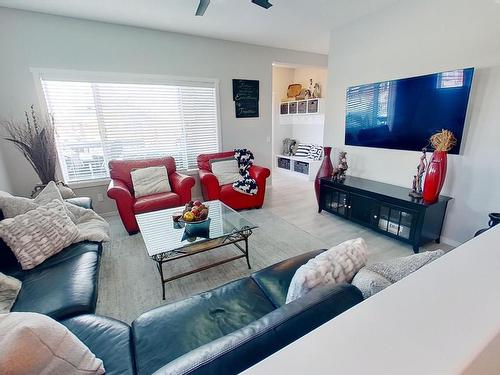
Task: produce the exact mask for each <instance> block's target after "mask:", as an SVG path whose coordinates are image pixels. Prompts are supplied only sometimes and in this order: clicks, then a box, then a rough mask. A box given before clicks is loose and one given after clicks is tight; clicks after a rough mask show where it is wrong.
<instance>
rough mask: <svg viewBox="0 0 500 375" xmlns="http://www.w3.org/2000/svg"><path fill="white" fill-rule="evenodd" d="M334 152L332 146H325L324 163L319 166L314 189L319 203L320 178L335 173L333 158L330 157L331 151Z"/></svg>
mask: <svg viewBox="0 0 500 375" xmlns="http://www.w3.org/2000/svg"><path fill="white" fill-rule="evenodd" d="M331 152H332V148H331V147H323V163H321V167H319V170H318V173H317V174H316V180H315V181H314V190H315V191H316V200H317V201H318V204H319V186H320V178H321V177H326V176H331V175H332V173H333V165H332V160H331V159H330V153H331Z"/></svg>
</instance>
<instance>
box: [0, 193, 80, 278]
mask: <svg viewBox="0 0 500 375" xmlns="http://www.w3.org/2000/svg"><path fill="white" fill-rule="evenodd" d="M0 237H2V238H3V240H4V241H5V243H6V244H7V246H9V247H10V249H11V250H12V252H13V253H14V255H15V256H16V258H17V260H18V261H19V263H20V264H21V267H22V269H23V270H29V269H32V268H33V267H36V266H37V265H39V264H40V263H42V262H43V261H44V260H45V259H47V258H49V257H51V256H52V255H54V254H57V253H58V252H60V251H61V250H62V249H64V248H65V247H66V246H69V245H71V244H72V243H73V241H74V240H75V239H76V238H77V237H78V228H77V227H76V225H75V224H74V223H73V222H72V221H71V219H70V218H69V216H68V215H67V213H66V208H65V207H64V203H63V202H60V201H58V200H56V199H54V200H53V201H52V202H50V203H49V204H46V205H43V206H39V207H37V208H36V209H34V210H31V211H28V212H26V213H25V214H22V215H17V216H16V217H14V218H11V219H4V220H2V221H1V222H0Z"/></svg>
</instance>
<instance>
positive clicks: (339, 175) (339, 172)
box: [333, 151, 349, 181]
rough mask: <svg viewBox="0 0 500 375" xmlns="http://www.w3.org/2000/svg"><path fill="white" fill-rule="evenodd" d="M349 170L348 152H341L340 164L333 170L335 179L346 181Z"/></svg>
mask: <svg viewBox="0 0 500 375" xmlns="http://www.w3.org/2000/svg"><path fill="white" fill-rule="evenodd" d="M347 168H349V166H348V165H347V152H345V151H340V154H339V164H338V166H337V167H336V168H334V170H333V178H335V179H336V180H341V181H343V180H345V177H346V171H347Z"/></svg>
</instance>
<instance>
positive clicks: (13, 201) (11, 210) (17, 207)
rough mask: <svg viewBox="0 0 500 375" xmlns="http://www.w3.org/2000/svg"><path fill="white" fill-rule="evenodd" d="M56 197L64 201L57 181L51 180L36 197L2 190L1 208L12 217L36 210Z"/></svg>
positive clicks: (0, 197)
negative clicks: (19, 195) (22, 195)
mask: <svg viewBox="0 0 500 375" xmlns="http://www.w3.org/2000/svg"><path fill="white" fill-rule="evenodd" d="M54 199H57V200H58V201H61V202H63V198H62V196H61V192H60V191H59V188H58V187H57V185H56V183H55V182H54V181H50V182H49V183H48V184H47V186H45V188H44V189H43V190H42V191H41V192H40V194H38V195H37V196H36V198H35V199H30V198H23V197H15V196H12V195H10V194H9V193H5V192H0V210H2V212H3V215H4V217H5V218H12V217H16V216H17V215H21V214H24V213H26V212H28V211H30V210H34V209H35V208H37V207H38V206H40V205H43V204H47V203H50V202H52V201H53V200H54ZM67 213H68V215H69V216H70V218H71V219H72V220H73V219H74V218H73V217H72V215H71V214H70V213H69V212H67ZM73 221H74V220H73Z"/></svg>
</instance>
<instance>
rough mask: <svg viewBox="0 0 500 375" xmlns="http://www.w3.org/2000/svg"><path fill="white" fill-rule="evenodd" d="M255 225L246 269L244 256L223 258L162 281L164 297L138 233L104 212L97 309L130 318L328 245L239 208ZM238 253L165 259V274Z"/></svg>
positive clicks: (268, 216)
mask: <svg viewBox="0 0 500 375" xmlns="http://www.w3.org/2000/svg"><path fill="white" fill-rule="evenodd" d="M242 214H243V215H244V216H245V217H246V218H247V219H249V220H251V221H252V222H254V223H256V224H258V225H259V228H257V229H255V230H254V231H253V234H252V236H251V237H250V240H249V249H250V263H251V265H252V269H251V270H249V269H248V267H247V265H246V260H245V259H244V258H243V259H238V260H236V261H233V262H230V263H226V264H223V265H221V266H218V267H214V268H211V269H209V270H206V271H202V272H199V273H196V274H193V275H189V276H186V277H184V278H181V279H178V280H174V281H171V282H169V283H167V284H166V299H165V300H162V297H161V283H160V277H159V274H158V271H157V269H156V265H155V262H153V261H152V260H151V259H150V258H149V257H148V255H147V252H146V248H145V245H144V242H143V240H142V237H141V234H137V235H134V236H129V235H128V234H127V233H126V232H125V230H124V229H123V227H122V224H121V222H120V220H119V218H118V217H110V218H108V222H109V223H110V227H111V241H110V242H109V243H108V244H106V245H105V246H104V250H103V255H102V259H101V268H100V272H99V294H98V296H99V297H98V301H97V314H100V315H105V316H109V317H113V318H116V319H119V320H122V321H125V322H128V323H130V322H132V321H133V320H134V319H135V318H137V317H138V316H139V315H140V314H142V313H143V312H145V311H148V310H150V309H152V308H155V307H158V306H161V305H164V304H167V303H171V302H174V301H177V300H181V299H184V298H186V297H189V296H191V295H194V294H197V293H200V292H203V291H207V290H210V289H212V288H216V287H218V286H220V285H223V284H225V283H228V282H230V281H233V280H236V279H239V278H242V277H245V276H248V275H250V274H251V273H252V272H255V271H257V270H260V269H262V268H264V267H266V266H269V265H271V264H274V263H276V262H279V261H281V260H284V259H287V258H290V257H292V256H294V255H298V254H302V253H304V252H307V251H310V250H314V249H319V248H327V247H329V245H327V244H326V243H324V242H323V241H322V240H320V239H318V238H317V237H314V236H312V235H311V234H309V233H307V232H305V231H303V230H301V229H299V228H298V227H296V226H294V225H292V224H290V223H289V222H287V221H285V220H283V219H282V218H280V217H278V216H276V215H274V214H272V213H271V212H269V211H264V210H252V211H243V212H242ZM236 254H238V250H237V249H236V248H235V247H234V246H232V245H229V246H225V247H221V248H219V249H215V250H213V251H209V252H207V253H203V254H198V255H195V256H192V257H186V258H183V259H180V260H178V261H173V262H172V263H169V264H168V266H167V265H165V266H164V267H165V268H164V270H165V272H166V275H168V274H173V273H179V272H183V271H187V270H189V269H191V268H196V267H199V266H203V265H204V264H207V263H213V262H216V261H217V260H222V259H223V258H226V257H229V256H231V255H236ZM168 267H171V268H170V269H169V268H168Z"/></svg>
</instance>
